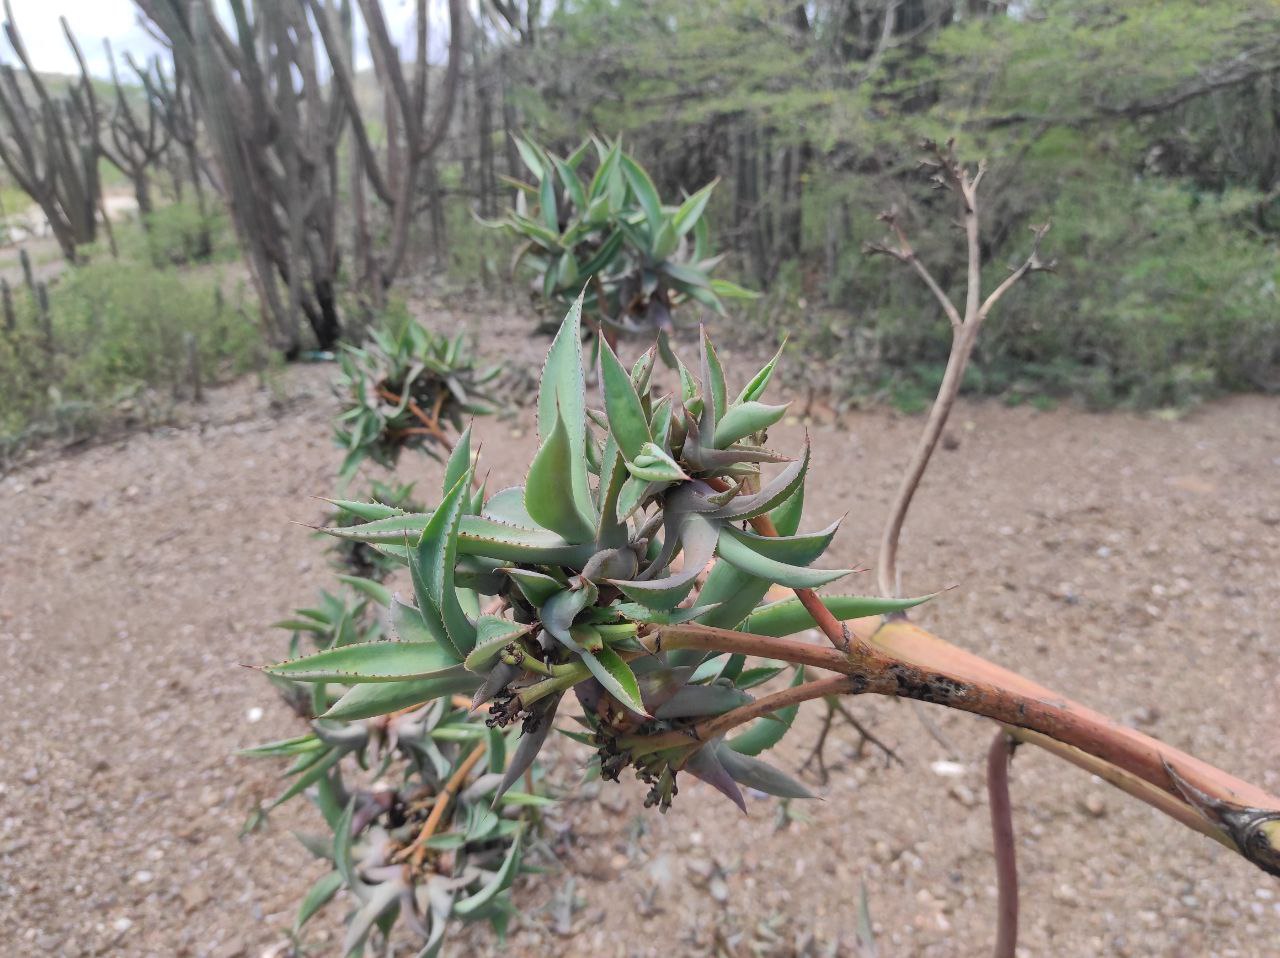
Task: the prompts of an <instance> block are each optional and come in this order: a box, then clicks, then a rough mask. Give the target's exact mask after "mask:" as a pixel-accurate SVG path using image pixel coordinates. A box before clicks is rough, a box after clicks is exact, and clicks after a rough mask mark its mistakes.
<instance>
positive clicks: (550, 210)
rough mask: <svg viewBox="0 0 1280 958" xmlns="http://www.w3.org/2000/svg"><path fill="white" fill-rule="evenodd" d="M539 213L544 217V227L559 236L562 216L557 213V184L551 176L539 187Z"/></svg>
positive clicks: (544, 179)
mask: <svg viewBox="0 0 1280 958" xmlns="http://www.w3.org/2000/svg"><path fill="white" fill-rule="evenodd" d="M538 212H539V213H540V214H541V216H542V225H543V226H545V227H546V228H547V229H549V230H550V231H551V232H553V233H555V234H556V235H559V233H560V215H559V213H557V212H556V183H555V180H553V179H552V178H551V177H550V176H547V177H544V178H543V180H542V183H541V185H540V186H539V187H538Z"/></svg>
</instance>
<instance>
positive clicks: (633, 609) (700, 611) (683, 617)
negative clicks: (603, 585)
mask: <svg viewBox="0 0 1280 958" xmlns="http://www.w3.org/2000/svg"><path fill="white" fill-rule="evenodd" d="M713 608H715V606H699V607H698V608H695V609H670V610H659V609H651V608H649V607H648V606H646V605H641V604H640V603H639V602H620V603H618V604H617V605H615V606H612V607H611V611H613V612H615V613H617V614H618V615H620V616H622V617H623V618H624V619H626V620H627V621H628V622H649V623H653V624H654V625H680V624H681V623H684V622H691V621H693V620H694V619H695V618H697V617H698V616H700V615H704V614H706V613H707V612H709V611H710V610H711V609H713Z"/></svg>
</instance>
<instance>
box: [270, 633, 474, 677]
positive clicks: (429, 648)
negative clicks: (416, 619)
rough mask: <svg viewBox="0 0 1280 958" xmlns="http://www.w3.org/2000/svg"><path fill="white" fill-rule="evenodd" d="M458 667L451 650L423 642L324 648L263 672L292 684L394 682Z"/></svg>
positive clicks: (436, 673) (370, 643)
mask: <svg viewBox="0 0 1280 958" xmlns="http://www.w3.org/2000/svg"><path fill="white" fill-rule="evenodd" d="M457 664H458V659H457V656H456V655H455V654H454V652H453V650H452V649H446V648H445V647H444V646H443V645H439V644H437V643H426V642H366V643H364V644H361V645H345V646H342V647H341V648H336V649H327V650H325V651H324V652H317V653H316V654H315V655H308V656H306V657H304V658H301V659H291V660H289V661H287V662H280V663H278V664H276V665H270V666H267V667H266V668H264V669H263V671H264V672H266V673H267V674H268V675H274V676H277V677H279V678H282V679H292V680H293V681H295V682H345V683H349V684H354V683H357V682H396V681H404V680H407V679H425V678H431V677H434V676H438V675H440V674H441V673H443V672H447V671H448V670H449V669H450V668H452V667H453V666H456V665H457Z"/></svg>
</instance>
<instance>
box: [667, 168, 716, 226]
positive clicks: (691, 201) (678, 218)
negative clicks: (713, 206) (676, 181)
mask: <svg viewBox="0 0 1280 958" xmlns="http://www.w3.org/2000/svg"><path fill="white" fill-rule="evenodd" d="M719 182H720V180H719V179H714V180H712V181H711V182H710V183H708V184H707V185H706V186H704V187H703V188H702V189H700V190H698V192H696V193H694V194H693V195H692V196H690V197H689V198H688V199H686V200H685V201H684V202H683V203H681V204H680V208H679V209H678V210H676V213H675V216H673V217H672V219H671V222H672V225H673V226H674V227H675V231H676V234H677V235H679V236H684V235H685V234H686V233H688V232H689V230H691V229H693V228H694V226H696V225H697V223H698V220H699V219H701V218H702V213H703V211H704V210H706V208H707V200H709V199H711V191H712V190H714V189H715V188H716V184H717V183H719Z"/></svg>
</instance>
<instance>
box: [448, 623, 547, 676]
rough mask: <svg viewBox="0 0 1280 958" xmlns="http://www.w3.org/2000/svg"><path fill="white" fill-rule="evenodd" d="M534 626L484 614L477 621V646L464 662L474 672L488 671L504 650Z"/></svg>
mask: <svg viewBox="0 0 1280 958" xmlns="http://www.w3.org/2000/svg"><path fill="white" fill-rule="evenodd" d="M531 628H532V626H531V625H522V624H520V623H519V622H512V621H511V620H509V619H500V618H498V617H497V616H496V615H482V616H480V618H479V619H478V620H477V621H476V647H475V648H474V649H472V650H471V654H470V655H468V656H467V660H466V661H465V662H464V663H463V665H465V666H466V667H467V669H468V670H470V671H472V672H479V673H487V672H488V671H489V669H491V668H492V667H493V664H494V662H495V661H496V660H497V658H498V656H499V655H501V654H502V650H503V649H505V648H506V647H507V646H508V645H510V644H511V643H512V642H514V641H515V640H516V639H518V638H519V637H520V636H522V635H525V634H526V633H528V632H529V630H530V629H531Z"/></svg>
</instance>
